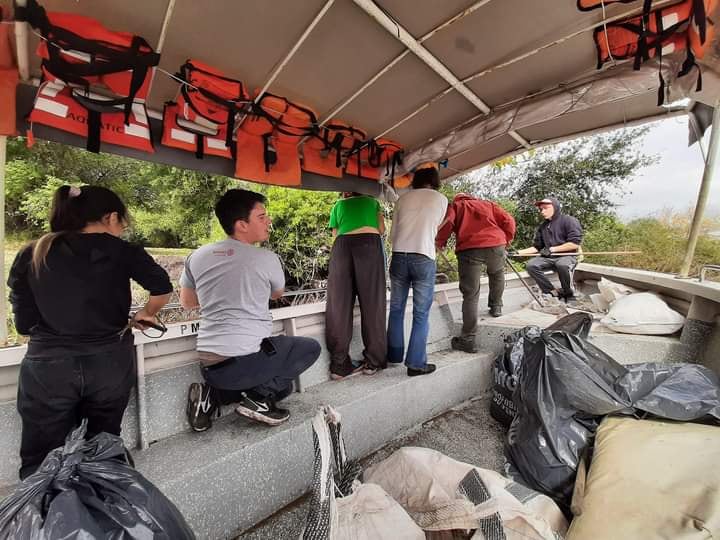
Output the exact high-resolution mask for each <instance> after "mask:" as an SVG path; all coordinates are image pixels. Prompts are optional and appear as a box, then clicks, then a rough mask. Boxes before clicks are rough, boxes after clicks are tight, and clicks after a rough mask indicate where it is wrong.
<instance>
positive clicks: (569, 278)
mask: <svg viewBox="0 0 720 540" xmlns="http://www.w3.org/2000/svg"><path fill="white" fill-rule="evenodd" d="M535 206H537V207H538V210H540V213H541V214H542V216H543V218H544V220H543V222H542V223H541V224H540V226H539V227H538V228H537V231H536V232H535V239H534V240H533V245H532V247H529V248H525V249H521V250H520V251H518V252H517V254H518V255H534V254H535V253H538V254H539V257H533V258H532V259H530V260H529V261H528V263H527V266H526V267H525V269H526V270H527V273H528V274H530V275H531V276H532V278H533V279H534V280H535V283H537V284H538V287H540V290H541V291H542V292H543V294H551V295H553V296H557V297H558V298H560V299H561V300H565V302H572V301H574V300H575V289H574V287H573V272H574V271H575V267H576V266H577V263H578V258H577V255H565V256H563V255H562V254H563V253H565V252H570V253H578V252H579V251H580V249H581V248H580V244H581V243H582V238H583V230H582V226H581V225H580V222H579V221H578V220H577V219H576V218H574V217H572V216H568V215H567V214H563V213H562V211H561V206H560V202H559V201H558V200H557V199H556V198H554V197H546V198H545V199H543V200H541V201H537V202H536V203H535ZM510 255H511V256H512V255H513V253H511V254H510ZM546 270H555V271H556V272H557V273H558V278H560V289H556V288H555V286H554V285H553V284H552V283H551V282H550V280H549V279H548V278H547V276H546V275H545V271H546Z"/></svg>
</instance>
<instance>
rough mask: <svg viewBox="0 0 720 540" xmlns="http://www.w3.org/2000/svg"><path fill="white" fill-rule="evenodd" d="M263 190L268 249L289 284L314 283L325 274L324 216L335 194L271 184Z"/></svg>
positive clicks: (327, 252) (327, 236)
mask: <svg viewBox="0 0 720 540" xmlns="http://www.w3.org/2000/svg"><path fill="white" fill-rule="evenodd" d="M263 191H264V194H265V196H266V197H267V198H268V212H269V213H270V216H271V217H272V220H273V231H272V234H271V236H270V246H269V247H270V249H272V250H273V251H274V252H275V253H277V254H278V255H279V256H280V260H282V261H283V263H284V265H285V270H286V272H287V273H288V275H289V278H290V284H292V285H296V286H310V287H312V286H314V283H315V282H316V280H322V279H325V278H326V277H327V265H328V261H329V259H330V246H332V234H331V231H330V230H329V229H328V219H329V217H330V210H331V209H332V207H333V205H334V204H335V201H337V199H338V194H337V193H332V192H330V193H328V192H317V191H302V190H298V189H286V188H281V187H275V186H272V187H267V188H265V189H264V190H263Z"/></svg>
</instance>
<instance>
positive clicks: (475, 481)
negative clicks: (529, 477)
mask: <svg viewBox="0 0 720 540" xmlns="http://www.w3.org/2000/svg"><path fill="white" fill-rule="evenodd" d="M312 426H313V442H314V446H315V461H314V467H313V484H312V493H311V500H310V510H309V513H308V518H307V522H306V526H305V529H304V531H303V533H302V535H301V539H302V540H459V539H465V540H469V539H471V538H472V539H473V540H487V539H501V538H502V539H505V540H528V539H529V540H557V539H558V538H561V537H562V535H563V534H565V532H566V531H567V526H568V524H567V520H566V519H565V517H564V516H563V513H562V512H561V511H560V508H559V507H558V506H557V505H556V504H555V503H554V502H553V501H552V500H551V499H550V498H549V497H546V496H544V495H541V494H540V493H537V492H536V491H533V490H531V489H528V488H527V487H525V486H523V485H520V484H517V483H515V482H513V481H512V480H509V479H508V478H505V477H504V476H502V475H500V474H498V473H496V472H493V471H489V470H486V469H481V468H479V467H474V466H473V465H468V464H467V463H461V462H459V461H455V460H453V459H451V458H449V457H447V456H445V455H443V454H441V453H440V452H436V451H434V450H429V449H426V448H410V447H408V448H402V449H400V450H398V451H397V452H395V453H394V454H392V455H391V456H390V457H389V458H387V459H386V460H384V461H382V462H380V463H378V464H376V465H374V466H372V467H370V468H369V469H368V470H367V471H366V472H365V474H364V476H363V482H362V483H361V482H360V481H359V476H360V472H361V469H360V468H359V466H358V465H357V464H356V463H353V462H351V461H349V460H348V459H347V454H346V451H345V444H344V442H343V438H342V432H341V427H340V415H339V414H338V413H337V411H335V410H334V409H332V408H331V407H327V406H325V407H322V408H321V410H320V411H319V412H318V414H317V415H316V416H315V418H314V419H313V422H312Z"/></svg>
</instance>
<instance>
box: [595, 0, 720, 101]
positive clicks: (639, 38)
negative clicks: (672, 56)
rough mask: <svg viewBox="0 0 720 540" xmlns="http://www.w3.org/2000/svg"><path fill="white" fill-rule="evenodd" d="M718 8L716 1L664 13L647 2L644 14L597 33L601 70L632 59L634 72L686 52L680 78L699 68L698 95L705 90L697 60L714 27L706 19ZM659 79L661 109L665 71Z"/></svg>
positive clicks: (699, 0) (688, 0)
mask: <svg viewBox="0 0 720 540" xmlns="http://www.w3.org/2000/svg"><path fill="white" fill-rule="evenodd" d="M716 5H717V0H684V1H683V2H680V3H679V4H675V5H674V6H670V7H667V8H663V9H655V10H651V9H650V6H651V2H650V1H649V0H645V3H644V7H643V14H642V15H641V16H639V17H633V18H632V19H628V20H627V21H623V22H618V23H612V24H608V25H607V27H606V28H603V27H600V28H597V29H596V30H595V32H594V37H595V44H596V46H597V52H598V68H600V67H601V66H602V64H603V63H604V62H606V61H607V60H609V59H610V58H611V57H613V58H618V59H622V58H633V57H634V59H635V63H634V68H635V69H640V64H641V63H642V62H644V61H645V60H648V59H649V58H652V57H655V56H657V57H660V58H662V55H663V54H669V53H672V52H676V51H679V50H685V51H686V58H685V62H684V63H683V65H682V67H681V69H680V72H679V73H678V77H682V76H684V75H687V74H688V73H690V72H691V71H692V68H694V67H697V68H698V71H697V84H696V88H695V89H696V91H700V90H701V89H702V74H701V72H700V70H699V66H698V65H697V63H696V61H695V59H696V57H702V55H703V54H704V53H705V49H706V48H707V46H708V45H709V44H710V42H711V41H712V37H713V35H714V25H713V23H712V21H711V20H710V19H709V18H708V17H707V14H708V13H711V12H712V11H713V10H714V9H715V7H716ZM658 78H659V80H660V87H659V89H658V105H662V103H663V102H664V100H665V81H664V79H663V76H662V68H661V69H659V72H658Z"/></svg>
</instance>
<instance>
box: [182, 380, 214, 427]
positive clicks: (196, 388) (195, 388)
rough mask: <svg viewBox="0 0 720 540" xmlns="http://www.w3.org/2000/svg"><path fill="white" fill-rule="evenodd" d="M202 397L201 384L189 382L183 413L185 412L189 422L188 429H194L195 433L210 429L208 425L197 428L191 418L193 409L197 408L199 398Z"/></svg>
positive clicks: (193, 413) (193, 414)
mask: <svg viewBox="0 0 720 540" xmlns="http://www.w3.org/2000/svg"><path fill="white" fill-rule="evenodd" d="M201 397H202V386H201V385H199V384H191V385H190V389H189V390H188V402H187V407H186V408H185V413H186V414H187V420H188V424H190V429H192V430H193V431H195V432H196V433H202V432H203V431H207V430H208V429H210V426H207V427H204V428H199V427H196V426H195V425H194V423H193V421H192V420H191V418H193V417H194V416H195V411H194V409H197V408H198V407H199V406H200V398H201Z"/></svg>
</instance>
